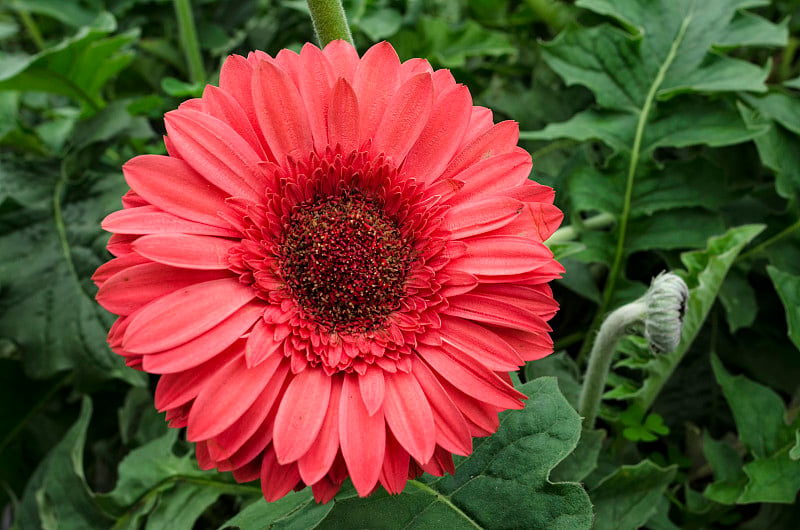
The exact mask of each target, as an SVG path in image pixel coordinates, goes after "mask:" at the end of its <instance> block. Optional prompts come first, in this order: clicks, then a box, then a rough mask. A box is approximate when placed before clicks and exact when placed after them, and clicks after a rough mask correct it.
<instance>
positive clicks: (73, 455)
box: [16, 397, 110, 530]
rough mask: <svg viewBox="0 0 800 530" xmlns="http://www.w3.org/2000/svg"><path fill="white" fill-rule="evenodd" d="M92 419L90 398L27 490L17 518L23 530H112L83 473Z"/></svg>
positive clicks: (83, 404)
mask: <svg viewBox="0 0 800 530" xmlns="http://www.w3.org/2000/svg"><path fill="white" fill-rule="evenodd" d="M91 417H92V402H91V400H90V399H89V398H88V397H86V398H84V399H83V402H82V405H81V413H80V416H79V417H78V419H77V421H76V422H75V424H74V425H73V426H72V428H71V429H70V430H69V431H68V432H67V434H66V435H65V436H64V438H63V439H62V440H61V441H60V442H59V443H58V445H56V446H55V447H54V448H53V450H52V451H50V453H49V454H48V455H47V457H45V459H44V460H42V462H41V464H39V468H38V469H37V470H36V472H35V473H34V474H33V476H32V477H31V479H30V481H29V482H28V485H27V486H26V487H25V494H24V495H23V498H22V502H21V503H20V506H19V510H18V511H17V519H16V524H17V525H18V526H19V528H20V530H26V529H28V528H30V529H34V528H43V527H44V528H82V529H87V530H89V529H94V528H96V529H107V528H108V527H109V524H110V519H109V518H108V517H107V516H106V515H105V514H103V512H102V511H101V510H100V509H99V507H98V505H97V502H96V500H95V496H94V494H93V493H92V492H91V490H90V489H89V487H88V486H87V485H86V477H85V476H84V471H83V451H84V445H85V443H86V430H87V429H88V427H89V420H90V419H91Z"/></svg>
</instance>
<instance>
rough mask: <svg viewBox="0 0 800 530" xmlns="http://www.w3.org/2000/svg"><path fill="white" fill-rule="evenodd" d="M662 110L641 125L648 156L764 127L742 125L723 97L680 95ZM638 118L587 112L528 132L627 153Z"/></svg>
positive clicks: (732, 140) (725, 141)
mask: <svg viewBox="0 0 800 530" xmlns="http://www.w3.org/2000/svg"><path fill="white" fill-rule="evenodd" d="M662 107H663V108H662V109H661V110H662V111H663V112H659V113H658V116H657V117H656V118H655V119H653V121H652V122H650V123H649V125H647V126H646V127H644V129H643V131H644V132H643V135H642V141H641V151H640V152H641V153H642V155H643V156H651V155H652V154H653V152H654V151H655V150H656V149H657V148H659V147H687V146H691V145H709V146H712V147H721V146H725V145H734V144H739V143H742V142H746V141H748V140H751V139H753V138H756V137H758V136H760V135H762V134H765V133H766V132H767V130H768V127H767V126H766V125H758V124H754V125H752V126H750V127H746V126H745V123H744V121H743V120H742V117H741V116H740V115H739V114H738V113H737V112H736V111H735V110H734V109H733V108H732V107H731V106H729V105H727V104H725V103H724V102H722V101H716V102H709V101H703V100H700V99H696V98H694V97H692V98H681V99H680V100H676V101H670V102H668V103H665V104H662ZM636 129H637V117H636V116H635V115H633V114H629V113H623V112H617V111H598V110H586V111H583V112H580V113H578V114H576V115H575V116H573V117H572V118H570V119H569V120H567V121H565V122H561V123H551V124H549V125H548V126H547V127H545V128H544V129H542V130H540V131H526V132H525V133H524V134H525V138H527V139H531V140H554V139H557V138H571V139H574V140H578V141H587V140H599V141H602V142H603V143H605V144H606V145H608V146H609V147H611V148H612V149H613V150H614V151H616V152H624V153H630V152H631V150H632V148H633V146H634V140H635V138H634V136H635V133H636Z"/></svg>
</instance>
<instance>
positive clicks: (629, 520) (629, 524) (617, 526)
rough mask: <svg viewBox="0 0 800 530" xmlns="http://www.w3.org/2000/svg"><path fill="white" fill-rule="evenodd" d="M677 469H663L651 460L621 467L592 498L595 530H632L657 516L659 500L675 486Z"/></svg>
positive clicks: (674, 467)
mask: <svg viewBox="0 0 800 530" xmlns="http://www.w3.org/2000/svg"><path fill="white" fill-rule="evenodd" d="M676 470H677V468H676V466H670V467H668V468H661V467H658V466H657V465H655V464H653V463H652V462H650V461H649V460H643V461H641V462H639V463H638V464H636V465H635V466H622V467H620V468H618V469H617V470H616V471H615V472H614V473H613V474H611V475H609V476H608V477H606V478H605V479H603V481H602V482H600V484H598V485H597V486H596V487H594V488H593V489H592V490H591V491H590V492H589V495H590V497H591V498H592V503H593V504H594V506H595V510H596V514H595V520H594V526H593V528H594V529H596V530H606V529H607V530H628V529H630V530H633V529H635V528H639V527H640V526H642V525H643V524H644V523H645V522H647V520H648V519H650V517H651V516H653V515H654V514H655V513H656V508H657V506H658V500H659V499H660V498H661V497H662V495H664V492H665V491H666V489H667V486H669V484H670V482H672V479H673V477H674V476H675V472H676Z"/></svg>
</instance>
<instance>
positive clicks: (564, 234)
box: [546, 213, 616, 245]
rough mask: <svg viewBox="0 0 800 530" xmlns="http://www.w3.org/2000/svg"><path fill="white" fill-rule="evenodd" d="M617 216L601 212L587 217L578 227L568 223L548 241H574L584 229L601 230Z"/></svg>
mask: <svg viewBox="0 0 800 530" xmlns="http://www.w3.org/2000/svg"><path fill="white" fill-rule="evenodd" d="M615 220H616V219H615V217H614V216H613V215H611V214H610V213H600V214H597V215H594V216H592V217H589V218H588V219H585V220H584V221H583V222H582V223H581V226H580V227H576V226H575V225H567V226H562V227H561V228H559V229H558V230H556V231H555V232H553V235H552V236H550V238H549V239H548V240H547V241H546V243H547V244H548V245H551V244H553V243H566V242H567V241H573V240H574V239H575V238H577V237H578V235H579V234H580V233H581V231H582V229H586V230H599V229H601V228H606V227H608V226H611V225H612V224H614V221H615Z"/></svg>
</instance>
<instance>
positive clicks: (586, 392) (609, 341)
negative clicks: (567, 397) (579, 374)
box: [578, 298, 647, 429]
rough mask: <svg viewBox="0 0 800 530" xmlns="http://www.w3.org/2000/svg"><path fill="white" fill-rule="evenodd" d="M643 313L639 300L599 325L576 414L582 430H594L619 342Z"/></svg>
mask: <svg viewBox="0 0 800 530" xmlns="http://www.w3.org/2000/svg"><path fill="white" fill-rule="evenodd" d="M646 313H647V304H646V303H645V301H644V298H640V299H639V300H637V301H635V302H631V303H630V304H627V305H624V306H622V307H620V308H619V309H617V310H616V311H614V312H613V313H611V314H610V315H608V318H606V320H605V321H604V322H603V325H602V326H600V331H599V332H598V334H597V338H596V339H595V341H594V345H593V346H592V353H591V354H590V355H589V366H588V367H587V368H586V376H585V377H584V380H583V387H582V388H581V396H580V401H579V402H578V412H579V413H580V415H581V416H583V427H584V428H585V429H592V428H593V427H594V422H595V420H596V419H597V413H598V412H599V410H600V401H601V400H602V398H603V390H604V389H605V386H606V379H608V372H609V369H610V368H611V361H612V360H613V358H614V353H615V352H616V351H617V343H618V342H619V339H621V338H622V336H623V335H625V333H626V331H627V329H628V328H629V327H630V326H631V325H632V324H634V323H636V322H640V321H642V320H643V319H644V317H645V315H646Z"/></svg>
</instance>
